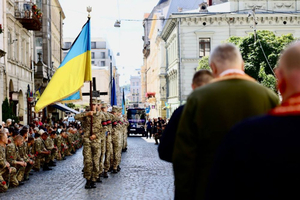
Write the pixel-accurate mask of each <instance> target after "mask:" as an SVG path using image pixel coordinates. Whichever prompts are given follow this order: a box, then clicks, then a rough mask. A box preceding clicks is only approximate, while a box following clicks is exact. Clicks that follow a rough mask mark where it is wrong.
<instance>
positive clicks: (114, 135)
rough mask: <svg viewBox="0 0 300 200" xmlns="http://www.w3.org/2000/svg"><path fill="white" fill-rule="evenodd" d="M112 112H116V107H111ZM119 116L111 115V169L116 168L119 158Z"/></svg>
mask: <svg viewBox="0 0 300 200" xmlns="http://www.w3.org/2000/svg"><path fill="white" fill-rule="evenodd" d="M113 111H114V112H118V108H117V107H115V106H114V107H113ZM119 121H120V118H119V117H117V116H115V115H114V117H113V122H112V123H113V127H112V132H111V141H112V150H113V153H112V155H111V159H110V161H111V165H112V168H113V170H117V167H118V165H119V164H120V160H121V151H120V146H121V142H120V130H121V125H120V123H119Z"/></svg>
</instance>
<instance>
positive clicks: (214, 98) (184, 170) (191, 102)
mask: <svg viewBox="0 0 300 200" xmlns="http://www.w3.org/2000/svg"><path fill="white" fill-rule="evenodd" d="M209 64H210V67H211V69H212V73H213V75H214V77H215V79H214V80H213V81H212V82H211V83H210V84H208V85H206V86H204V87H201V88H198V89H197V90H195V91H193V92H192V94H191V95H190V96H189V97H188V100H187V103H186V105H185V107H184V111H183V114H182V116H181V118H180V122H179V128H178V131H177V135H176V139H175V146H174V152H173V168H174V175H175V199H204V194H205V190H206V187H207V182H208V176H209V172H210V169H211V166H212V162H213V158H214V155H215V152H216V149H217V148H218V147H219V145H220V143H221V141H222V139H223V137H224V135H225V134H226V133H228V131H229V130H230V129H231V128H232V127H233V126H234V125H235V124H236V123H238V122H240V121H242V120H243V119H245V118H248V117H252V116H257V115H261V114H264V113H266V112H268V111H269V110H270V109H272V108H274V107H275V106H276V105H277V104H278V102H279V99H278V97H277V95H276V94H275V93H274V92H272V91H271V90H269V89H267V88H265V87H263V86H262V85H260V84H258V83H257V82H256V81H255V80H254V79H253V78H251V77H250V76H248V75H246V74H245V73H244V71H243V69H244V62H243V59H242V56H241V53H240V52H239V50H238V48H237V47H235V46H234V45H232V44H222V45H219V46H217V47H216V48H215V49H214V50H213V51H212V53H211V55H210V60H209Z"/></svg>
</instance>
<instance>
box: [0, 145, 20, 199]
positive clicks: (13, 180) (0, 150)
mask: <svg viewBox="0 0 300 200" xmlns="http://www.w3.org/2000/svg"><path fill="white" fill-rule="evenodd" d="M6 162H7V161H6V155H5V147H3V146H0V192H1V193H2V192H6V191H7V189H8V184H10V185H12V186H13V187H17V186H18V185H19V182H18V180H17V177H16V173H17V170H16V168H14V167H10V169H11V173H10V174H9V168H7V167H6ZM8 180H10V183H7V181H8Z"/></svg>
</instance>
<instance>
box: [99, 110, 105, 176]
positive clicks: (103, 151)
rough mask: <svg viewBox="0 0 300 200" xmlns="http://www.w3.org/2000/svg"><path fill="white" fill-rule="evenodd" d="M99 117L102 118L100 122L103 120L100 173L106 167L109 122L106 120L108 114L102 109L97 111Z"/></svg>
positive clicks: (101, 127)
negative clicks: (105, 157)
mask: <svg viewBox="0 0 300 200" xmlns="http://www.w3.org/2000/svg"><path fill="white" fill-rule="evenodd" d="M97 115H98V116H97V117H98V118H100V119H99V122H100V120H101V126H100V130H99V131H100V140H101V141H100V143H101V154H100V159H99V172H100V174H101V173H102V172H103V169H104V156H105V151H106V132H107V131H108V128H107V122H106V116H105V115H104V113H103V112H102V111H99V112H97Z"/></svg>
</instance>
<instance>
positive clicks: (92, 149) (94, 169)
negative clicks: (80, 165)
mask: <svg viewBox="0 0 300 200" xmlns="http://www.w3.org/2000/svg"><path fill="white" fill-rule="evenodd" d="M96 104H97V100H96V99H93V111H89V112H85V113H80V114H77V115H75V119H76V120H79V121H81V123H82V126H83V128H84V135H83V162H84V170H83V171H84V178H85V179H86V185H85V188H86V189H90V188H96V185H95V182H96V180H97V178H98V176H99V158H100V152H101V144H100V132H99V128H97V126H99V123H97V120H98V119H97V117H95V116H96V115H95V113H94V111H96V106H95V105H96ZM90 116H93V129H92V131H93V134H91V133H90V126H91V117H90Z"/></svg>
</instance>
